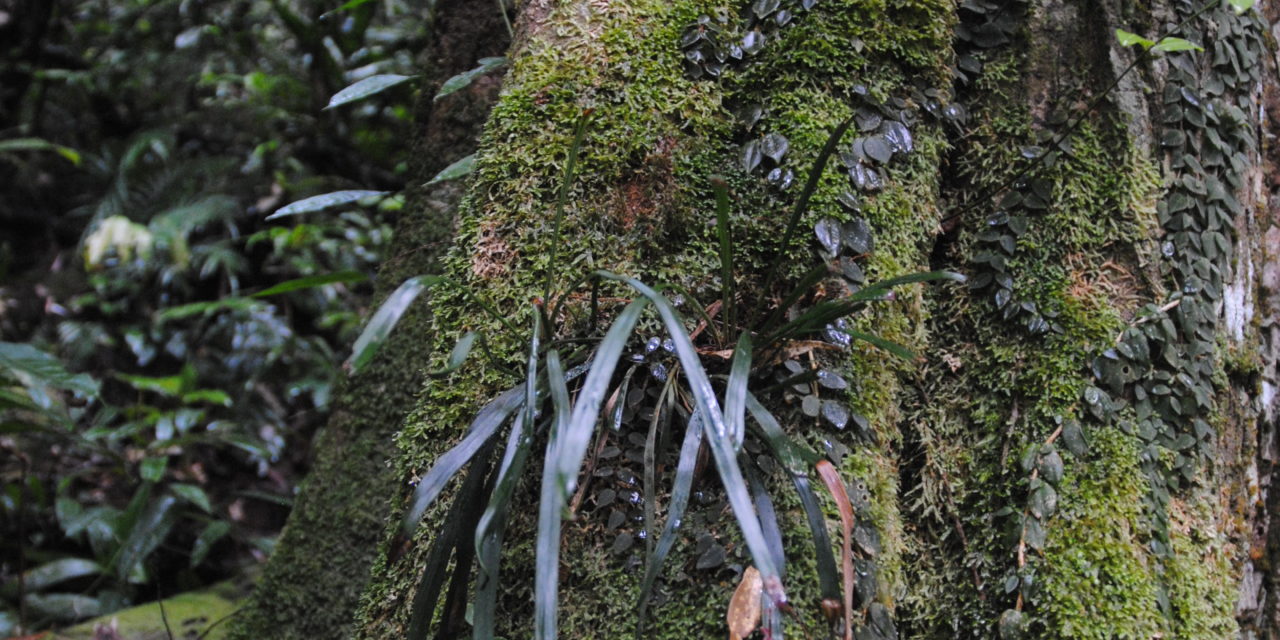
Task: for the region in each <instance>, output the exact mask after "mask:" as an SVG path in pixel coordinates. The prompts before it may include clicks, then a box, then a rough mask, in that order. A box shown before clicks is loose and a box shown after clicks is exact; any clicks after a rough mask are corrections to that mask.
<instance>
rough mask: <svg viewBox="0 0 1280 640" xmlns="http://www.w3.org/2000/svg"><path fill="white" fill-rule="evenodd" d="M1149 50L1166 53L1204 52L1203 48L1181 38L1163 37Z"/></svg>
mask: <svg viewBox="0 0 1280 640" xmlns="http://www.w3.org/2000/svg"><path fill="white" fill-rule="evenodd" d="M1151 50H1152V51H1161V52H1166V53H1168V52H1173V51H1204V47H1202V46H1200V45H1198V44H1196V43H1194V42H1191V41H1190V40H1185V39H1183V38H1175V37H1173V36H1165V37H1163V38H1160V42H1157V43H1156V44H1155V46H1153V47H1151Z"/></svg>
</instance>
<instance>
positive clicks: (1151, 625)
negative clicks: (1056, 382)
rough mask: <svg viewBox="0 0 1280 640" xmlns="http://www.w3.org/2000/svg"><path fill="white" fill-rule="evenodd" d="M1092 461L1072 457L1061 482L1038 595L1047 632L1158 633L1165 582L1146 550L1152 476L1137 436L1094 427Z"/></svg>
mask: <svg viewBox="0 0 1280 640" xmlns="http://www.w3.org/2000/svg"><path fill="white" fill-rule="evenodd" d="M1091 447H1092V449H1093V451H1092V452H1091V454H1090V456H1089V459H1088V460H1074V459H1073V460H1072V461H1071V463H1070V465H1069V466H1068V471H1067V476H1066V478H1065V479H1064V481H1063V483H1062V485H1061V486H1060V487H1059V491H1060V495H1061V499H1060V504H1062V505H1063V506H1062V513H1060V514H1059V515H1057V516H1055V517H1054V518H1053V519H1052V520H1051V521H1050V523H1049V527H1050V532H1051V535H1050V538H1049V539H1050V544H1049V545H1048V547H1047V548H1046V549H1045V557H1044V564H1043V567H1044V568H1043V570H1042V572H1041V574H1040V576H1038V577H1039V578H1040V580H1041V583H1042V584H1043V585H1044V591H1043V595H1042V596H1041V597H1039V598H1035V599H1033V600H1032V602H1031V604H1032V611H1033V612H1034V615H1035V616H1036V618H1037V620H1036V626H1037V627H1039V628H1040V629H1041V632H1042V634H1043V637H1046V638H1098V639H1112V638H1116V639H1119V638H1129V639H1133V640H1137V639H1140V638H1152V637H1158V636H1159V635H1160V633H1161V632H1162V631H1163V630H1164V628H1165V624H1164V620H1163V619H1162V617H1161V615H1160V612H1159V610H1158V609H1157V608H1156V607H1155V606H1154V605H1155V602H1156V592H1157V589H1158V588H1159V582H1158V579H1157V575H1156V572H1155V568H1154V566H1153V564H1152V563H1151V561H1150V558H1148V556H1147V553H1146V549H1145V546H1146V542H1147V537H1148V536H1147V534H1146V527H1145V524H1144V516H1145V514H1144V513H1143V512H1142V504H1143V496H1144V495H1145V494H1146V491H1147V480H1146V477H1145V476H1144V474H1143V472H1142V469H1141V467H1140V463H1139V457H1138V447H1137V446H1136V444H1135V443H1134V442H1133V440H1132V438H1130V437H1129V436H1127V435H1125V434H1124V433H1122V432H1120V431H1119V430H1117V429H1114V428H1109V427H1108V428H1102V429H1098V430H1096V431H1094V433H1093V440H1092V442H1091Z"/></svg>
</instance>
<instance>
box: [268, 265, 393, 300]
mask: <svg viewBox="0 0 1280 640" xmlns="http://www.w3.org/2000/svg"><path fill="white" fill-rule="evenodd" d="M368 279H369V276H367V275H365V274H364V273H362V272H360V271H338V272H336V273H322V274H319V275H314V276H306V277H302V278H294V279H293V280H285V281H284V282H281V283H280V284H277V285H275V286H273V287H269V288H267V289H263V290H262V291H259V292H257V293H255V294H253V297H255V298H266V297H268V296H274V295H279V294H281V293H289V292H291V291H301V290H303V289H314V288H316V287H323V286H325V285H330V284H339V283H342V284H345V283H348V282H364V281H365V280H368Z"/></svg>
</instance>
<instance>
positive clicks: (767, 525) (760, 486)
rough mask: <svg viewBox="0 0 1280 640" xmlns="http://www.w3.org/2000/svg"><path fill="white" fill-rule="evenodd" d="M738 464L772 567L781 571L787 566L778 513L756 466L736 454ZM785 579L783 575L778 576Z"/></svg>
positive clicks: (745, 457) (741, 454)
mask: <svg viewBox="0 0 1280 640" xmlns="http://www.w3.org/2000/svg"><path fill="white" fill-rule="evenodd" d="M738 464H739V465H740V466H741V467H742V472H743V474H744V475H745V476H746V477H747V487H748V488H749V489H750V490H751V498H752V500H754V501H755V505H756V515H757V516H759V518H760V528H761V530H763V531H764V539H765V541H766V542H767V543H768V545H769V551H770V552H772V555H773V565H774V566H776V567H778V570H779V571H782V569H783V568H784V567H786V566H787V554H786V551H785V550H784V549H783V546H782V528H781V527H779V526H778V512H777V510H776V509H774V508H773V500H772V499H771V498H769V490H768V489H767V488H765V486H764V481H763V480H761V479H760V474H759V473H758V472H757V469H756V464H755V463H754V462H752V461H751V460H750V459H749V458H748V457H747V456H746V454H743V453H740V454H738ZM780 575H781V576H782V577H784V578H785V577H786V574H785V573H781V574H780Z"/></svg>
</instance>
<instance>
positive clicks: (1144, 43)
mask: <svg viewBox="0 0 1280 640" xmlns="http://www.w3.org/2000/svg"><path fill="white" fill-rule="evenodd" d="M1116 40H1118V41H1120V46H1122V47H1132V46H1133V45H1135V44H1136V45H1140V46H1141V47H1142V48H1143V49H1150V48H1151V47H1152V45H1154V44H1155V43H1156V42H1155V40H1148V39H1146V38H1144V37H1142V36H1140V35H1138V34H1136V33H1129V32H1128V31H1125V30H1124V29H1116Z"/></svg>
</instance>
